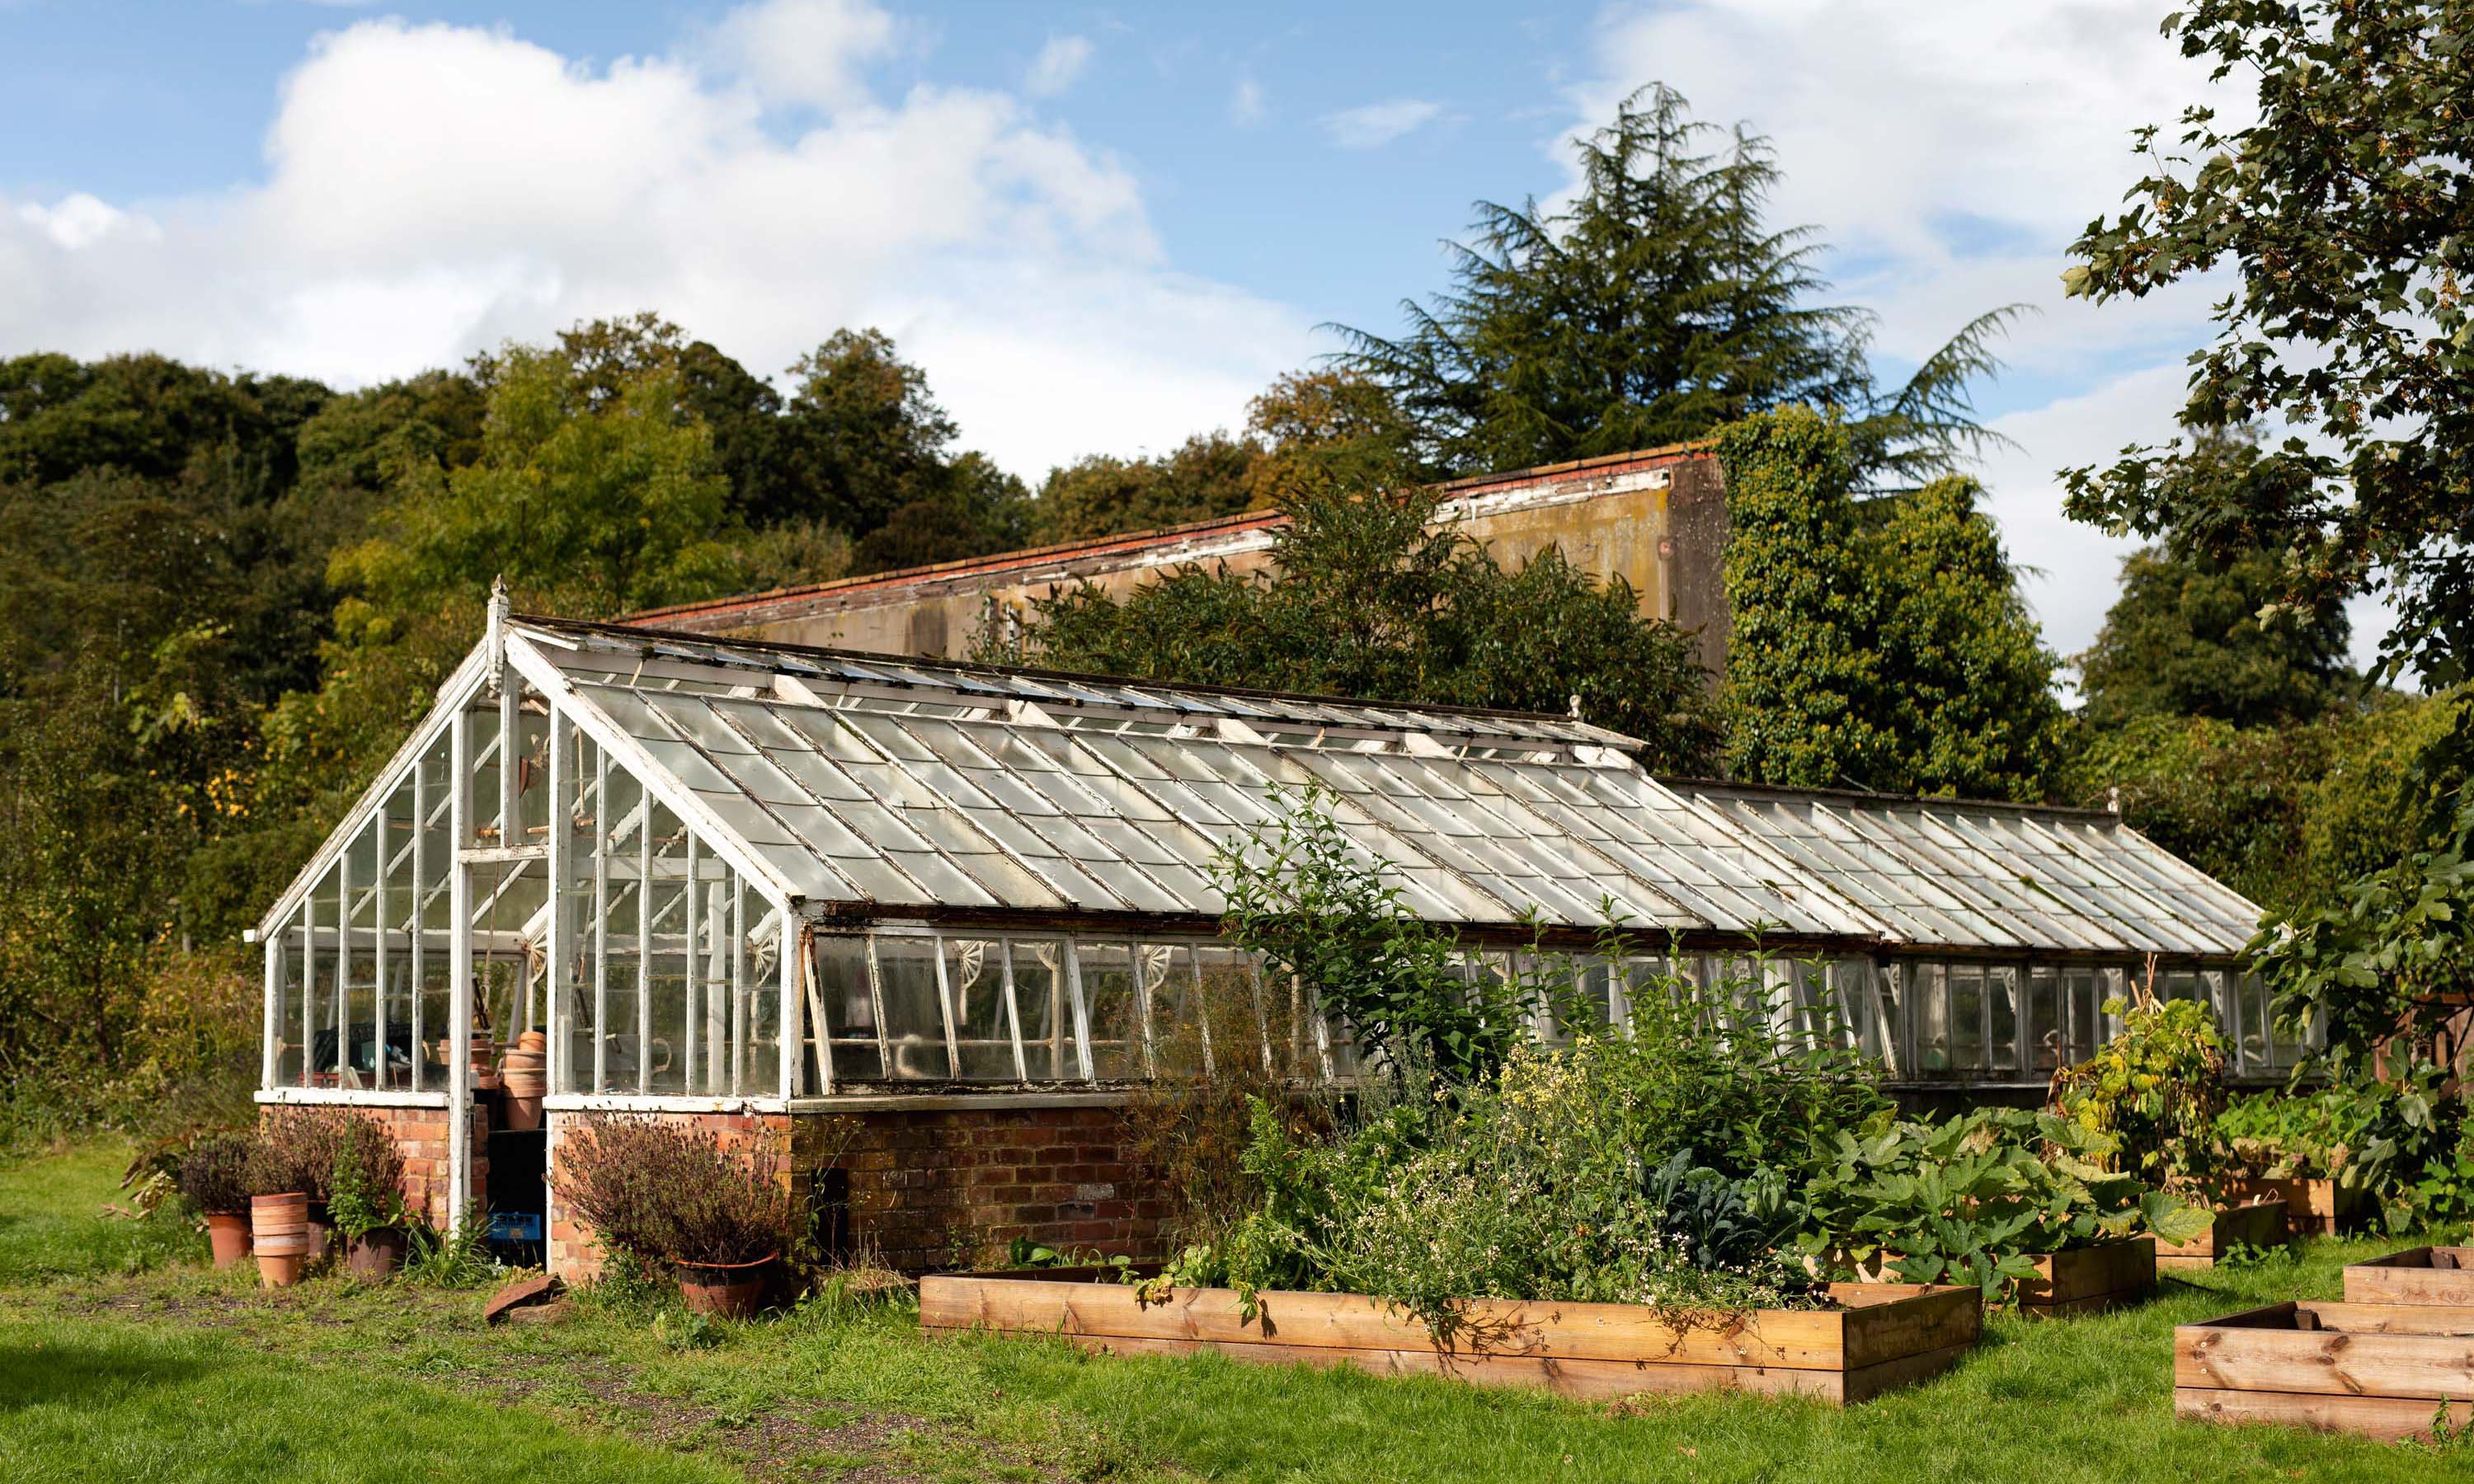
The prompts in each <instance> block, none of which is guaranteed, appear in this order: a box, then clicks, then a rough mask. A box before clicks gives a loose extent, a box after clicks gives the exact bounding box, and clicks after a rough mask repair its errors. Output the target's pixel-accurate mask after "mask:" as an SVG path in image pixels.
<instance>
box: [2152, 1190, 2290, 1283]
mask: <svg viewBox="0 0 2474 1484" xmlns="http://www.w3.org/2000/svg"><path fill="white" fill-rule="evenodd" d="M2291 1240H2292V1235H2291V1233H2288V1231H2287V1230H2286V1225H2285V1203H2284V1202H2283V1201H2253V1202H2251V1203H2249V1204H2248V1205H2244V1206H2229V1207H2226V1208H2224V1209H2221V1210H2219V1211H2218V1212H2217V1220H2216V1224H2215V1225H2214V1226H2212V1227H2210V1228H2209V1229H2208V1230H2207V1231H2206V1232H2204V1233H2200V1234H2199V1235H2198V1236H2196V1237H2195V1238H2193V1239H2192V1240H2190V1241H2187V1242H2159V1243H2157V1244H2156V1265H2157V1266H2158V1267H2160V1268H2208V1267H2214V1266H2216V1265H2217V1258H2218V1257H2219V1256H2220V1255H2222V1254H2224V1253H2228V1252H2231V1251H2233V1250H2234V1249H2235V1248H2237V1247H2243V1248H2248V1249H2252V1250H2265V1249H2268V1248H2270V1247H2283V1246H2285V1245H2286V1244H2287V1243H2288V1242H2290V1241H2291Z"/></svg>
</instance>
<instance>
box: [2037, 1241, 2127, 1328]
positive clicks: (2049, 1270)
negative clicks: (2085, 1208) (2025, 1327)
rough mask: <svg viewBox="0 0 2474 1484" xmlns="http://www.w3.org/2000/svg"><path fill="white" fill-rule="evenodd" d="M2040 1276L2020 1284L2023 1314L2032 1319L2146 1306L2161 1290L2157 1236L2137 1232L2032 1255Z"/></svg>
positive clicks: (2056, 1317) (2055, 1317)
mask: <svg viewBox="0 0 2474 1484" xmlns="http://www.w3.org/2000/svg"><path fill="white" fill-rule="evenodd" d="M2029 1260H2030V1261H2032V1262H2034V1263H2035V1264H2036V1276H2035V1277H2034V1278H2031V1279H2027V1280H2025V1281H2022V1282H2021V1283H2020V1284H2019V1312H2020V1313H2022V1314H2024V1315H2025V1316H2027V1317H2028V1318H2030V1319H2058V1318H2061V1317H2062V1316H2064V1315H2067V1314H2101V1313H2103V1312H2104V1311H2106V1310H2107V1309H2117V1308H2127V1307H2128V1306H2130V1305H2131V1304H2145V1303H2147V1301H2148V1300H2149V1299H2150V1298H2152V1297H2154V1296H2155V1293H2156V1238H2154V1237H2152V1236H2134V1237H2130V1238H2127V1239H2125V1240H2122V1241H2119V1242H2101V1243H2098V1245H2096V1246H2094V1247H2077V1248H2073V1249H2071V1250H2070V1251H2068V1252H2054V1253H2044V1254H2040V1255H2038V1256H2037V1257H2032V1258H2030V1259H2029Z"/></svg>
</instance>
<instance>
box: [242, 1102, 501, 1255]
mask: <svg viewBox="0 0 2474 1484" xmlns="http://www.w3.org/2000/svg"><path fill="white" fill-rule="evenodd" d="M276 1106H279V1105H270V1106H267V1107H264V1108H261V1109H259V1110H258V1122H259V1125H260V1127H263V1126H265V1123H266V1120H267V1118H268V1116H269V1115H270V1114H272V1113H274V1112H275V1108H276ZM349 1111H350V1112H352V1113H358V1114H361V1115H362V1116H364V1117H368V1118H372V1119H375V1120H376V1121H377V1122H378V1123H379V1124H380V1125H381V1126H382V1127H384V1128H385V1129H386V1131H387V1132H388V1133H389V1134H391V1135H393V1136H394V1137H395V1142H396V1147H397V1148H398V1149H400V1150H401V1151H402V1152H403V1190H402V1195H403V1204H404V1205H405V1206H407V1207H409V1208H411V1209H413V1210H414V1211H415V1212H417V1213H419V1214H421V1215H423V1216H425V1217H427V1218H428V1221H429V1224H430V1225H431V1226H432V1227H435V1228H436V1229H438V1230H439V1231H442V1232H443V1231H445V1230H447V1228H448V1226H449V1224H450V1223H452V1222H453V1221H454V1219H455V1209H454V1196H453V1193H452V1191H453V1185H452V1177H451V1175H450V1174H449V1151H448V1147H447V1136H448V1133H449V1129H448V1113H447V1110H446V1109H444V1108H372V1107H368V1106H365V1105H358V1104H356V1105H353V1106H352V1107H351V1108H350V1110H349ZM489 1147H490V1113H489V1110H488V1109H486V1108H474V1109H473V1194H474V1195H475V1196H478V1195H479V1194H480V1192H481V1191H483V1190H484V1189H487V1188H488V1186H489V1176H490V1159H489V1155H488V1154H487V1153H486V1152H485V1151H487V1150H488V1149H489Z"/></svg>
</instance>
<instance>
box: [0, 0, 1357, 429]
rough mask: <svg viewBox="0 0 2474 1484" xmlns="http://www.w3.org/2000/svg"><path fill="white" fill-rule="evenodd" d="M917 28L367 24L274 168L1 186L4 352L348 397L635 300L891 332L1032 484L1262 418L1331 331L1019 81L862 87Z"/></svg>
mask: <svg viewBox="0 0 2474 1484" xmlns="http://www.w3.org/2000/svg"><path fill="white" fill-rule="evenodd" d="M767 36H769V37H772V38H773V39H774V41H775V42H777V43H778V44H779V47H780V48H781V50H778V51H775V52H772V53H767V52H766V51H765V50H764V47H763V46H762V45H761V44H760V38H763V37H767ZM733 38H737V39H736V40H734V39H733ZM899 44H900V41H899V37H898V36H897V35H896V33H895V31H894V30H893V28H892V26H891V23H890V22H889V21H886V20H885V17H884V15H883V12H876V11H873V10H871V9H869V8H867V7H863V6H857V5H851V4H815V3H809V0H789V3H784V0H775V3H772V4H767V5H763V6H758V7H754V8H751V9H749V10H745V11H741V12H732V13H731V14H729V15H726V16H724V17H723V18H722V19H721V20H720V21H719V22H718V23H716V26H715V27H714V28H712V29H711V30H709V31H706V32H704V33H700V34H699V35H698V36H695V37H693V38H691V40H690V41H689V42H688V43H686V44H685V45H683V46H682V47H681V48H680V49H679V52H678V54H677V55H674V56H661V57H646V58H633V59H623V60H618V61H614V62H611V63H608V64H606V65H601V66H586V65H583V64H580V63H578V62H577V61H575V60H571V59H570V58H567V57H564V56H561V55H559V54H558V53H556V52H554V51H551V50H549V49H547V48H545V47H542V46H538V45H534V44H532V43H530V42H527V41H525V40H522V39H521V38H519V37H517V36H512V35H509V34H508V33H506V32H504V31H497V30H486V31H485V30H477V29H471V28H464V27H457V26H450V25H443V24H433V25H412V24H407V23H405V22H402V21H400V20H371V21H365V22H362V23H360V24H357V25H353V26H352V27H350V28H349V29H346V30H343V31H340V32H338V33H335V34H332V35H330V36H326V37H324V38H322V39H321V40H320V41H319V42H318V43H317V44H316V45H315V46H314V47H313V48H312V49H311V51H310V53H309V55H308V56H307V57H306V58H305V59H304V60H303V61H302V62H301V64H300V65H299V66H298V67H296V68H295V69H294V71H293V72H292V73H291V75H290V76H289V77H288V78H287V79H286V80H285V82H284V84H283V85H282V87H281V90H280V93H279V97H278V98H277V99H276V100H275V110H274V117H273V122H272V124H271V125H270V127H269V129H268V132H267V140H266V172H265V176H264V179H263V180H260V181H257V182H255V183H251V184H248V185H244V186H236V187H233V188H231V189H229V190H224V191H219V192H214V193H210V194H206V195H202V196H197V197H193V198H186V199H179V200H170V201H155V202H133V201H123V202H116V203H115V202H107V201H103V200H101V199H99V198H97V197H95V196H92V195H88V194H74V195H69V196H66V197H64V198H61V199H59V200H46V201H25V200H19V201H11V200H7V199H0V344H5V345H9V346H13V347H27V348H31V347H47V348H58V349H61V350H66V351H69V352H71V353H75V354H81V355H100V354H106V353H110V352H113V351H121V350H132V349H157V350H161V351H164V352H166V353H170V354H175V355H179V356H182V357H184V358H188V359H193V360H199V361H204V362H207V363H209V364H218V365H247V366H251V367H256V368H264V369H269V370H280V371H295V372H300V373H304V374H310V375H316V376H320V377H324V378H327V379H328V380H330V381H332V382H335V383H337V384H342V385H357V384H364V383H367V382H370V381H374V380H380V379H384V378H387V377H390V376H396V375H402V374H405V373H408V372H410V371H415V370H418V369H420V368H422V367H424V366H433V365H440V364H445V363H449V362H451V361H453V360H456V359H458V358H460V357H462V356H464V355H467V354H470V353H471V352H473V350H476V349H480V348H484V347H490V346H493V345H495V344H497V342H499V341H501V340H503V339H506V338H509V337H521V338H530V339H541V338H545V337H546V336H547V335H548V334H549V333H550V332H551V331H553V330H555V329H557V328H560V327H562V326H564V325H566V324H568V323H572V322H573V321H575V320H577V319H580V318H585V317H590V316H598V315H611V314H623V313H628V312H632V311H634V310H637V309H643V308H651V309H656V310H658V311H660V312H661V313H663V314H665V315H667V316H668V317H670V318H671V319H673V320H676V321H677V322H679V323H681V324H683V325H685V326H686V327H687V328H688V329H689V330H690V331H691V333H693V334H696V335H699V336H702V337H704V338H707V339H710V340H712V341H713V342H714V343H715V344H716V345H718V346H720V347H723V348H724V349H725V350H728V351H730V352H731V353H733V354H734V355H737V356H738V357H740V359H741V360H742V361H744V362H745V363H746V364H747V365H748V366H749V368H750V369H751V370H754V371H757V372H759V373H760V374H764V373H767V372H773V371H779V370H780V369H781V368H783V367H785V366H787V365H788V363H789V362H790V361H791V360H792V359H794V358H795V357H796V356H797V355H798V354H799V353H800V352H802V351H803V350H806V349H808V348H811V347H813V346H814V345H815V344H816V343H817V342H819V341H821V340H823V339H824V338H825V336H827V335H828V334H830V333H831V332H832V331H833V330H834V329H835V328H837V326H842V325H859V324H873V325H877V326H879V327H881V328H883V329H885V331H886V332H888V333H890V334H892V335H893V336H894V337H895V338H896V339H897V340H898V341H899V342H900V343H901V345H902V347H903V349H904V351H905V353H906V354H908V355H910V356H912V357H913V358H915V359H917V360H918V361H919V362H920V363H921V364H922V365H924V366H925V367H926V368H927V370H928V371H929V374H930V377H931V379H932V381H933V383H934V387H935V389H936V392H937V395H939V397H940V398H941V399H943V400H944V402H945V403H946V405H947V406H948V407H949V408H950V409H951V410H952V411H953V413H954V414H955V416H956V417H957V419H958V420H959V422H960V423H961V425H962V427H963V429H964V431H965V434H966V436H967V437H969V438H970V439H971V440H972V441H973V442H974V443H978V444H980V445H981V446H984V447H986V448H988V449H989V450H990V451H991V452H992V453H994V454H995V455H996V456H997V457H998V458H999V459H1000V460H1001V461H1003V462H1004V463H1005V464H1006V465H1007V467H1012V468H1015V469H1017V470H1020V471H1022V472H1024V473H1026V474H1029V475H1031V476H1034V477H1035V476H1036V475H1038V474H1039V473H1041V472H1043V471H1044V470H1045V469H1046V468H1047V467H1048V466H1049V465H1050V464H1051V463H1055V462H1063V461H1065V460H1067V459H1070V458H1072V457H1074V456H1076V455H1079V454H1081V453H1084V452H1088V451H1089V450H1091V449H1093V448H1103V447H1122V446H1135V445H1141V444H1146V443H1148V444H1152V445H1157V446H1166V445H1169V444H1173V443H1176V441H1178V440H1179V439H1181V438H1183V437H1184V436H1185V435H1186V434H1187V433H1189V432H1191V431H1193V430H1194V429H1195V428H1197V427H1208V426H1212V425H1214V424H1218V423H1226V422H1230V421H1233V420H1235V419H1239V418H1242V416H1243V414H1244V407H1245V399H1246V397H1247V396H1249V395H1251V394H1252V393H1253V392H1255V391H1257V390H1259V389H1260V387H1261V386H1262V385H1263V384H1264V383H1265V382H1266V381H1268V380H1269V379H1270V378H1271V377H1272V376H1273V374H1276V373H1277V372H1278V371H1281V370H1283V369H1286V368H1288V367H1291V366H1294V365H1296V364H1298V362H1299V361H1301V360H1302V359H1304V358H1305V357H1306V356H1307V355H1308V354H1309V353H1311V350H1312V348H1313V337H1312V332H1311V329H1310V327H1309V325H1308V323H1307V322H1306V318H1305V317H1304V316H1302V315H1299V314H1297V313H1295V312H1293V311H1291V310H1289V309H1286V308H1284V307H1282V306H1279V305H1275V304H1272V303H1269V302H1266V301H1264V300H1262V299H1256V298H1254V297H1251V296H1249V295H1247V294H1245V293H1242V292H1239V291H1237V290H1234V289H1230V288H1228V287H1225V286H1224V285H1219V284H1214V283H1208V282H1201V281H1197V280H1194V279H1192V278H1190V277H1187V276H1185V275H1179V274H1177V273H1176V272H1174V271H1173V270H1172V269H1171V268H1170V267H1169V266H1168V265H1167V264H1166V263H1165V262H1164V261H1163V257H1162V253H1161V251H1160V250H1159V247H1158V244H1157V241H1156V239H1155V237H1154V234H1153V232H1152V227H1151V223H1150V220H1149V217H1148V214H1147V212H1146V210H1145V207H1144V203H1143V200H1142V195H1141V192H1140V189H1139V188H1138V186H1137V184H1136V182H1135V180H1134V179H1133V177H1132V176H1131V175H1130V174H1129V173H1128V171H1127V170H1126V169H1125V168H1123V166H1121V165H1120V164H1119V163H1118V162H1116V161H1115V160H1114V159H1112V158H1111V157H1109V156H1107V155H1106V154H1105V153H1104V152H1101V151H1097V150H1094V149H1092V148H1090V147H1088V146H1086V145H1085V144H1083V143H1082V142H1081V141H1079V139H1077V138H1076V137H1075V136H1074V135H1073V134H1072V133H1071V132H1067V131H1064V130H1062V129H1059V128H1056V127H1054V126H1051V125H1048V124H1045V123H1043V122H1041V121H1039V120H1037V119H1035V118H1033V117H1032V116H1031V113H1030V112H1029V110H1028V109H1027V108H1025V107H1024V105H1023V104H1022V103H1021V102H1020V101H1019V100H1018V99H1017V98H1015V97H1012V96H1009V95H1007V94H1005V93H1001V92H992V91H985V90H977V89H967V88H953V87H934V86H925V85H923V86H917V87H913V88H911V89H910V90H909V91H908V92H907V93H905V94H904V95H903V96H901V97H900V98H899V99H879V98H875V97H873V96H871V94H870V89H869V87H868V85H867V83H868V67H867V63H868V60H870V59H872V58H877V57H882V56H884V55H885V54H886V50H887V48H889V47H894V46H898V45H899ZM733 46H737V47H739V48H740V50H737V51H733V50H732V47H733ZM801 47H804V48H805V49H804V50H797V48H801ZM750 48H753V50H750ZM768 56H769V57H770V58H771V59H772V60H773V61H778V62H780V63H781V64H780V65H773V64H772V63H771V62H770V61H765V59H766V58H767V57H768ZM793 56H795V57H797V58H798V59H802V60H801V62H800V64H799V65H791V59H792V58H793ZM760 63H762V64H760ZM786 108H796V109H799V110H802V111H799V112H796V113H790V114H786V113H785V111H784V110H785V109H786ZM786 119H787V120H788V122H787V123H786Z"/></svg>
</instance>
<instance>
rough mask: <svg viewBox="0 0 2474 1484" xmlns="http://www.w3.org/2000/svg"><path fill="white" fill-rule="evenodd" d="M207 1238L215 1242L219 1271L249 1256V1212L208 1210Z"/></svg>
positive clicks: (216, 1265) (216, 1262) (216, 1261)
mask: <svg viewBox="0 0 2474 1484" xmlns="http://www.w3.org/2000/svg"><path fill="white" fill-rule="evenodd" d="M206 1240H207V1241H209V1242H212V1243H213V1244H214V1248H215V1267H216V1269H217V1271H221V1270H222V1269H224V1268H228V1267H230V1266H231V1265H232V1264H233V1263H235V1262H238V1261H239V1260H240V1259H241V1258H243V1257H248V1256H249V1251H250V1241H249V1213H248V1212H247V1211H236V1210H210V1211H208V1212H206Z"/></svg>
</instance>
